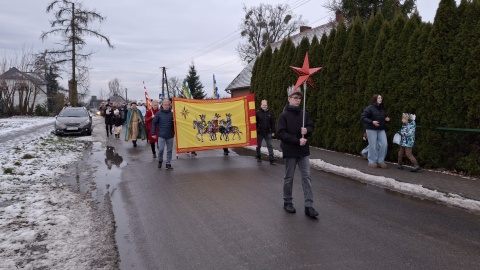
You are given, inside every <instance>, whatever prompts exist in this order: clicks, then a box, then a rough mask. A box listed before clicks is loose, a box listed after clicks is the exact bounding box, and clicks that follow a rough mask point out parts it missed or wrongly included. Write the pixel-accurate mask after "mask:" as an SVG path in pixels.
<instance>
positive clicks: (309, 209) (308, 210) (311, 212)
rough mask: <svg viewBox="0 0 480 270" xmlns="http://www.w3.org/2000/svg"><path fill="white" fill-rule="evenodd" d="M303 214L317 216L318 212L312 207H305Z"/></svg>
mask: <svg viewBox="0 0 480 270" xmlns="http://www.w3.org/2000/svg"><path fill="white" fill-rule="evenodd" d="M305 215H307V216H309V217H311V218H314V217H316V216H318V212H317V211H316V210H315V209H314V208H313V207H305Z"/></svg>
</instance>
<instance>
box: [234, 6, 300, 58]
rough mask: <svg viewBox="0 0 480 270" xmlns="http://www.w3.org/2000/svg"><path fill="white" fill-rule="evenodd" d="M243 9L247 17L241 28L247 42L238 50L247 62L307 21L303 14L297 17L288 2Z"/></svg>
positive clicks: (239, 45) (244, 7)
mask: <svg viewBox="0 0 480 270" xmlns="http://www.w3.org/2000/svg"><path fill="white" fill-rule="evenodd" d="M243 10H244V11H245V18H244V19H243V22H242V23H241V24H240V30H242V31H241V35H242V37H244V38H247V42H246V43H243V44H242V43H240V44H238V46H237V52H238V54H239V56H240V59H241V60H242V61H243V62H246V63H250V61H252V60H253V59H255V58H256V57H257V56H259V55H260V54H261V53H262V51H263V50H264V49H265V47H267V45H268V44H270V43H272V42H275V41H279V40H282V39H284V38H286V37H287V36H289V35H291V34H292V33H293V32H295V31H297V29H299V28H300V26H302V25H305V24H306V23H307V22H306V21H302V16H298V19H297V16H296V15H293V14H292V11H291V9H290V7H289V5H288V4H278V5H276V6H272V5H269V4H260V5H259V6H257V7H251V8H247V7H246V6H245V5H243Z"/></svg>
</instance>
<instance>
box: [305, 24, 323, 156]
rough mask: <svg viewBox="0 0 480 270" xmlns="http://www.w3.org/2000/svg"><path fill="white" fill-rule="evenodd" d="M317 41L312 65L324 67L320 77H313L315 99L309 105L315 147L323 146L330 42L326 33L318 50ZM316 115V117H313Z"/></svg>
mask: <svg viewBox="0 0 480 270" xmlns="http://www.w3.org/2000/svg"><path fill="white" fill-rule="evenodd" d="M315 41H316V40H315V39H314V40H312V47H311V51H312V63H313V66H314V67H322V69H321V70H320V71H319V73H320V74H319V76H314V77H313V83H314V84H315V88H316V89H315V96H314V97H315V98H313V99H311V100H310V101H308V102H310V104H307V107H309V108H312V109H311V110H312V113H311V116H312V117H314V118H312V119H315V122H312V123H314V124H315V128H314V129H313V134H312V144H311V145H314V146H319V147H321V146H322V138H323V137H322V134H323V132H322V130H321V128H320V127H321V126H322V122H323V121H322V118H321V117H322V116H323V115H324V114H323V111H322V108H323V106H324V102H325V99H323V94H322V92H323V91H324V89H325V74H324V71H323V70H324V65H325V59H326V58H327V57H326V49H325V47H326V45H327V42H328V36H327V35H326V34H325V33H324V34H323V35H322V38H321V39H320V44H319V45H318V49H317V45H316V44H317V43H316V42H315ZM313 113H315V115H313Z"/></svg>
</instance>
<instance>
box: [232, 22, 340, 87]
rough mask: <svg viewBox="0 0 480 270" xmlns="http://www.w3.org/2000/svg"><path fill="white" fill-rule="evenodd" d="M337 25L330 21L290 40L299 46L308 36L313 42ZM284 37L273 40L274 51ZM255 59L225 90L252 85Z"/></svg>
mask: <svg viewBox="0 0 480 270" xmlns="http://www.w3.org/2000/svg"><path fill="white" fill-rule="evenodd" d="M334 26H335V23H333V22H330V23H327V24H323V25H320V26H318V27H315V28H312V29H309V30H306V31H303V32H300V33H298V34H296V35H293V36H290V40H291V41H292V43H293V44H294V45H295V46H297V45H298V44H300V42H301V41H302V39H303V38H304V37H307V38H308V40H309V41H310V42H312V39H313V37H315V36H316V37H317V38H321V37H322V35H323V34H324V33H327V34H328V32H329V31H330V30H331V29H332V28H333V27H334ZM283 41H284V39H282V40H280V41H277V42H273V43H271V44H270V47H272V51H274V50H275V49H278V48H280V46H281V45H282V43H283ZM255 60H256V59H253V60H252V61H251V62H250V63H248V65H247V66H245V68H244V69H243V70H242V71H241V72H240V73H239V74H238V75H237V77H235V79H233V81H232V82H231V83H230V84H229V85H228V86H227V88H226V89H225V90H227V91H229V90H235V89H241V88H248V87H250V83H251V79H252V69H253V66H254V65H255Z"/></svg>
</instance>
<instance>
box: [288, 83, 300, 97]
mask: <svg viewBox="0 0 480 270" xmlns="http://www.w3.org/2000/svg"><path fill="white" fill-rule="evenodd" d="M294 87H295V86H294V85H292V86H289V87H287V96H288V97H291V96H292V95H300V96H302V95H303V93H302V91H301V90H300V87H298V88H297V89H295V90H294Z"/></svg>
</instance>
